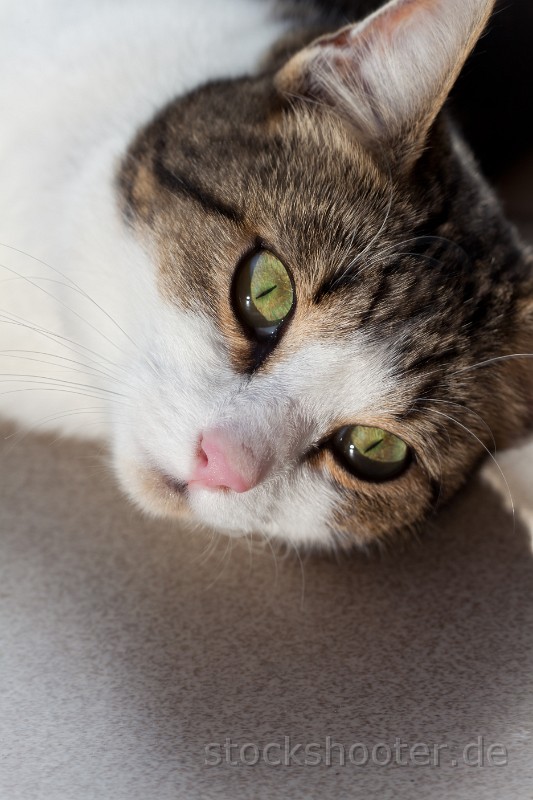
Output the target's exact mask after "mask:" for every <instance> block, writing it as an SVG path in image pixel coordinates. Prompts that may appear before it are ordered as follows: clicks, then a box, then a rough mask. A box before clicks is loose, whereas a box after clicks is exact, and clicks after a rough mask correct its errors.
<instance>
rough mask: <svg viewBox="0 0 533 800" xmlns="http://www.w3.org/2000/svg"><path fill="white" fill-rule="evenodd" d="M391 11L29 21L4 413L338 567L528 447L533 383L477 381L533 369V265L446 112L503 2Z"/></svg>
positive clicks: (153, 506)
mask: <svg viewBox="0 0 533 800" xmlns="http://www.w3.org/2000/svg"><path fill="white" fill-rule="evenodd" d="M381 5H382V4H379V3H371V4H368V3H366V4H365V3H359V4H358V3H353V4H350V8H353V13H352V14H351V18H350V19H351V21H353V20H355V21H356V22H355V23H354V24H352V25H351V26H348V27H345V28H342V29H341V30H340V31H337V32H335V28H336V27H337V28H338V27H339V25H338V20H336V24H333V23H332V21H331V15H330V16H328V15H327V14H326V15H324V14H323V13H321V12H320V9H319V8H318V6H317V7H316V8H315V7H311V6H310V5H309V6H306V5H305V4H299V3H295V4H288V5H287V6H283V5H280V4H278V3H274V2H272V3H271V2H267V1H265V2H261V1H260V0H228V1H227V2H224V3H221V2H218V1H217V0H198V2H196V3H195V4H194V6H191V4H186V3H185V2H183V0H154V1H153V2H150V3H146V2H141V0H135V2H128V3H124V2H119V0H105V2H104V1H103V0H101V1H100V2H93V3H91V4H84V6H83V7H79V8H77V7H76V8H75V7H73V6H72V4H68V3H66V2H64V0H48V2H46V3H42V2H37V0H31V2H28V3H25V4H24V8H23V9H16V8H10V7H8V6H9V4H5V5H4V6H3V7H2V9H1V10H0V31H1V39H2V41H1V47H0V75H1V76H2V77H1V79H0V108H1V109H2V122H1V123H0V243H1V244H0V254H1V259H0V264H1V267H0V279H1V280H2V295H1V296H2V301H1V309H2V310H1V314H2V317H1V320H2V323H1V350H2V354H1V355H0V363H1V364H2V367H3V370H2V372H3V373H4V378H3V380H4V383H3V386H4V389H5V391H3V392H2V393H0V413H1V414H2V415H5V416H6V417H8V418H11V419H13V420H15V421H16V422H18V423H20V424H22V425H23V426H26V427H30V428H32V427H35V426H37V428H38V429H39V430H43V429H53V430H59V431H61V432H62V433H65V434H74V435H78V436H84V437H97V438H105V439H106V440H108V441H109V442H110V444H111V447H112V451H113V457H114V464H115V468H116V471H117V474H118V476H119V479H120V481H121V483H122V485H123V487H124V488H125V489H126V491H127V492H128V493H129V494H130V496H131V497H132V498H133V499H134V501H135V502H137V503H138V504H139V505H141V506H142V507H143V508H145V509H146V510H147V511H149V512H150V513H157V514H164V515H168V516H182V515H185V516H191V517H192V518H194V519H196V520H199V521H201V522H203V523H204V524H207V525H210V526H213V527H216V528H220V529H225V530H228V531H234V532H239V533H252V532H262V533H264V534H265V535H267V536H270V537H273V538H279V539H283V540H287V539H288V540H290V541H291V542H292V543H294V544H301V543H307V544H308V543H314V544H320V545H323V546H326V547H333V546H338V545H342V546H349V545H351V544H352V543H353V542H357V543H359V544H366V543H368V542H372V541H376V540H383V539H384V538H386V537H387V536H389V535H396V534H398V533H400V532H402V531H405V530H412V529H413V528H414V527H415V526H416V525H417V524H418V523H419V522H420V521H421V520H422V519H424V518H425V517H427V515H428V514H430V513H432V511H433V510H434V509H435V508H436V507H438V505H439V504H440V503H441V502H444V501H445V500H446V499H448V498H449V497H450V496H451V495H452V494H453V493H454V492H455V491H456V490H457V488H458V487H459V486H460V485H461V484H462V483H463V482H464V480H465V478H466V477H467V475H468V474H469V473H470V472H471V471H472V469H473V467H474V466H475V465H476V464H477V463H478V461H479V460H480V459H481V458H482V456H483V455H484V454H485V453H486V451H487V450H488V449H490V448H491V447H492V437H493V436H495V437H496V438H497V440H498V443H504V444H505V443H508V442H510V441H512V440H513V437H516V436H517V435H520V434H521V432H522V431H524V430H526V429H527V427H528V426H529V424H530V421H531V419H530V418H531V402H530V401H531V384H530V377H529V372H528V371H527V370H526V368H525V366H524V362H523V361H520V360H519V361H513V362H512V363H511V364H510V365H509V364H507V362H504V361H502V362H500V364H499V366H497V367H496V368H495V369H493V370H491V371H489V370H487V369H483V368H480V369H478V368H477V367H478V365H479V364H480V363H484V362H489V361H492V360H493V359H500V358H502V359H503V358H505V357H506V356H508V355H511V354H515V353H520V352H526V350H527V351H528V352H529V350H530V349H531V337H530V333H531V316H530V314H531V311H530V308H531V303H530V300H531V265H530V259H529V254H528V253H527V251H525V249H524V248H523V246H522V244H521V243H520V241H519V240H518V238H517V237H516V234H515V233H514V231H513V230H512V229H511V228H510V226H509V225H508V223H507V222H506V221H505V219H504V217H503V215H502V212H501V209H500V207H499V204H498V202H497V200H496V198H495V197H494V196H493V194H492V192H491V191H490V190H489V188H488V187H487V186H486V185H485V183H484V181H483V180H482V178H481V177H480V176H479V174H478V171H477V168H476V165H475V163H474V161H473V160H472V157H471V156H470V153H469V151H468V149H467V148H466V146H465V145H464V143H463V141H462V139H461V138H460V136H459V135H458V133H457V131H456V129H455V127H454V125H453V123H451V122H450V121H449V119H448V117H447V115H446V114H441V109H442V106H443V105H444V102H445V100H446V96H447V94H448V92H449V91H450V89H451V88H452V86H453V83H454V82H455V80H456V78H457V76H458V74H459V71H460V69H461V67H462V64H463V63H464V60H465V59H466V57H467V55H468V53H469V52H470V50H471V49H472V47H473V45H474V44H475V42H476V40H477V38H478V37H479V35H480V34H481V32H482V30H483V28H484V25H485V23H486V20H487V18H488V16H489V14H490V11H491V8H492V3H491V2H489V0H467V1H466V2H462V3H458V2H456V0H453V2H452V4H451V5H453V8H451V6H450V3H449V0H448V1H447V2H445V0H440V1H439V0H432V2H427V3H423V2H421V0H420V1H419V2H417V0H394V2H392V3H389V4H388V5H387V6H385V7H383V8H382V7H381ZM332 8H333V6H332ZM310 9H311V10H310ZM376 9H377V10H376ZM342 12H343V13H344V8H343V9H342ZM370 12H374V14H373V15H371V16H370V17H364V15H365V14H367V13H370ZM363 17H364V19H363ZM357 20H360V21H359V22H357ZM398 31H399V32H400V33H398ZM317 36H319V37H320V38H319V39H318V40H317V39H316V37H317ZM385 42H386V43H387V45H386V46H385V47H384V43H385ZM264 254H266V258H267V260H266V261H264V260H263V261H261V260H260V258H263V256H264ZM258 257H260V258H259V261H258V260H257V259H258ZM254 259H255V260H254ZM268 259H270V260H268ZM243 264H244V267H243V266H242V265H243ZM250 264H252V267H249V265H250ZM257 264H259V265H260V268H261V269H263V266H261V265H264V264H266V265H267V266H266V267H264V268H265V269H274V271H275V274H276V275H277V276H278V278H279V281H278V282H277V284H276V286H269V287H268V288H267V289H266V290H265V292H264V293H263V294H264V295H265V296H266V295H267V294H268V293H269V292H271V291H272V290H273V289H274V290H275V291H278V292H279V291H280V290H279V286H284V287H285V289H284V291H285V294H284V295H281V296H280V297H281V299H280V300H279V303H282V304H283V303H286V306H283V309H284V310H283V312H281V311H279V313H278V316H276V313H274V312H275V308H274V306H269V308H271V309H272V308H274V312H272V313H273V314H274V316H273V317H272V318H270V317H268V315H267V319H268V320H269V321H270V322H272V321H273V322H274V323H275V324H273V325H272V326H271V328H272V330H271V331H270V329H269V331H270V332H269V335H268V337H266V336H265V335H264V333H261V332H260V333H259V334H257V335H255V333H257V331H256V332H255V333H254V328H253V325H252V324H251V323H250V319H251V318H250V317H249V316H246V315H247V314H248V311H249V309H248V311H247V310H246V309H247V307H245V306H242V308H241V309H240V310H239V302H240V294H239V292H240V289H239V286H240V283H239V282H240V281H241V280H242V275H244V279H246V275H248V272H247V271H246V270H248V269H250V270H252V269H256V265H257ZM272 265H273V266H272ZM243 269H244V272H243ZM258 269H259V268H258ZM276 270H277V271H276ZM239 276H240V277H239ZM263 294H261V295H257V297H263ZM249 299H250V298H248V299H247V301H246V302H248V301H249ZM256 299H257V298H256ZM254 302H255V300H254ZM258 302H259V301H258ZM279 303H278V305H279ZM259 307H260V306H259V305H256V307H255V310H253V309H252V310H253V311H254V313H255V314H256V317H257V309H258V308H259ZM265 307H266V306H261V308H265ZM280 307H281V306H280ZM29 390H31V391H29ZM461 408H462V409H464V408H466V409H467V411H466V415H465V414H464V413H463V412H461V410H460V409H461ZM462 414H463V415H462ZM480 420H481V421H480ZM487 429H490V431H491V432H490V433H488V432H487ZM354 430H355V431H356V434H354V433H353V431H354ZM365 431H366V432H368V431H380V432H381V434H380V436H382V439H380V440H379V441H377V440H376V442H377V445H376V446H377V447H378V450H379V448H380V447H381V448H382V450H383V447H385V450H383V453H384V456H383V458H382V459H381V462H380V458H377V459H375V460H374V462H373V464H370V467H372V469H378V468H379V469H380V470H382V469H383V467H385V468H386V469H389V467H390V466H391V464H392V467H393V469H392V471H390V470H389V472H379V479H377V480H375V479H370V478H369V475H371V474H372V472H371V471H370V473H364V474H362V472H361V471H362V470H363V472H364V470H368V468H369V464H368V462H369V460H372V458H373V457H372V456H371V455H367V453H370V449H371V448H370V447H369V448H368V449H367V450H366V451H365V452H364V453H362V456H361V458H360V459H359V462H360V463H359V462H358V464H357V465H352V461H350V459H352V456H353V454H354V447H356V445H354V444H353V442H355V441H356V440H355V439H351V440H350V441H351V442H352V443H351V444H350V445H349V447H348V448H347V447H346V436H348V435H350V436H355V435H357V436H363V437H364V436H366V433H365ZM469 434H471V436H470V435H469ZM383 437H385V439H383ZM387 437H388V438H387ZM384 442H385V444H384ZM374 446H375V445H374V444H372V447H374ZM343 448H344V449H343ZM387 448H388V449H387ZM391 448H392V449H391ZM391 452H392V455H390V453H391ZM387 454H388V455H387ZM356 455H357V454H356ZM359 455H361V454H359ZM387 459H388V460H387ZM394 459H396V461H395V460H394ZM376 462H378V466H377V467H376ZM396 463H398V464H399V466H400V467H401V470H396V471H395V464H396ZM352 466H353V469H352ZM384 476H385V477H386V480H385V479H384ZM374 477H375V476H374Z"/></svg>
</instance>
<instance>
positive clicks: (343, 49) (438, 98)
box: [276, 0, 494, 162]
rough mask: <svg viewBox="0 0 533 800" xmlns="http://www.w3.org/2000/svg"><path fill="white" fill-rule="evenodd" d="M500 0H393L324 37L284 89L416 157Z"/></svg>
mask: <svg viewBox="0 0 533 800" xmlns="http://www.w3.org/2000/svg"><path fill="white" fill-rule="evenodd" d="M493 6H494V0H391V2H389V3H387V5H385V6H384V7H383V8H382V9H381V10H379V11H378V12H376V13H375V14H372V15H371V16H370V17H367V18H366V19H365V20H363V21H362V22H360V23H357V24H355V25H349V26H347V27H345V28H342V29H341V30H340V31H337V33H334V34H332V35H328V36H323V37H321V38H319V39H317V40H316V41H314V42H313V43H312V44H311V45H309V46H308V47H306V48H304V49H303V50H301V51H300V52H299V53H297V54H296V55H295V56H293V58H291V60H290V61H289V62H288V63H287V64H286V65H285V66H284V67H283V68H282V69H281V71H280V72H279V73H278V75H277V79H276V83H277V86H278V88H279V89H280V90H281V91H282V92H283V93H286V94H289V95H299V96H303V97H306V98H308V99H310V100H313V101H315V102H317V101H318V102H321V103H325V104H326V105H329V106H332V107H333V108H335V109H336V110H337V111H338V112H339V113H340V114H341V115H342V116H343V117H344V118H346V119H347V121H348V122H349V123H350V124H351V125H352V126H353V127H354V128H355V130H356V132H357V135H358V138H360V139H361V140H362V141H363V143H364V144H366V145H367V146H369V147H371V148H372V149H374V150H378V151H383V150H384V149H385V150H389V151H390V150H391V148H392V149H393V151H394V152H395V153H396V154H397V155H400V157H401V158H403V159H404V160H405V159H407V160H409V161H411V162H412V160H413V159H414V158H415V157H416V155H418V153H419V152H420V149H421V148H422V146H423V144H424V140H425V137H426V134H427V132H428V130H429V128H430V126H431V124H432V123H433V121H434V120H435V117H436V116H437V114H438V112H439V111H440V109H441V108H442V105H443V104H444V101H445V100H446V97H447V95H448V93H449V92H450V90H451V88H452V86H453V84H454V82H455V80H456V78H457V77H458V75H459V72H460V70H461V68H462V66H463V64H464V62H465V60H466V58H467V57H468V55H469V53H470V51H471V50H472V48H473V46H474V45H475V43H476V41H477V40H478V38H479V36H480V35H481V33H482V31H483V28H484V27H485V24H486V23H487V20H488V18H489V16H490V13H491V11H492V8H493Z"/></svg>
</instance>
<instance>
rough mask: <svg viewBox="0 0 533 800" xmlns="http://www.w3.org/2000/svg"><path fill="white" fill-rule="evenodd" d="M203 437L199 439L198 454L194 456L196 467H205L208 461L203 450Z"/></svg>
mask: <svg viewBox="0 0 533 800" xmlns="http://www.w3.org/2000/svg"><path fill="white" fill-rule="evenodd" d="M203 441H204V437H203V436H202V437H200V444H199V445H198V453H197V454H196V464H197V466H198V467H206V466H207V463H208V461H209V459H208V457H207V453H206V452H205V450H204V448H203Z"/></svg>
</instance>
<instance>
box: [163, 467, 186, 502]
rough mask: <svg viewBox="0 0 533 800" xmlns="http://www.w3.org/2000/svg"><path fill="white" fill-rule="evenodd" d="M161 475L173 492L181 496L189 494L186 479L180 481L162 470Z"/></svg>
mask: <svg viewBox="0 0 533 800" xmlns="http://www.w3.org/2000/svg"><path fill="white" fill-rule="evenodd" d="M160 475H161V478H162V481H163V483H164V484H165V486H167V487H168V488H169V489H170V491H171V492H174V494H177V495H179V496H180V497H186V496H187V489H188V484H187V482H186V481H180V480H178V478H174V477H173V476H172V475H168V474H166V473H165V472H161V473H160Z"/></svg>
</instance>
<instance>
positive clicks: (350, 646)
mask: <svg viewBox="0 0 533 800" xmlns="http://www.w3.org/2000/svg"><path fill="white" fill-rule="evenodd" d="M527 176H528V172H527V170H525V169H522V170H521V172H520V176H519V177H520V181H519V185H518V186H515V185H514V182H513V181H511V182H510V183H509V185H508V187H507V191H508V192H511V189H512V202H513V206H512V210H513V213H514V214H515V215H516V217H517V218H519V219H520V220H521V222H523V223H524V224H525V225H527V224H529V221H530V220H531V219H533V217H532V216H531V215H530V216H528V200H529V194H528V192H527V191H525V190H524V189H522V190H521V189H520V186H522V187H523V186H526V185H531V183H529V184H528V183H527V182H526V177H527ZM8 433H9V429H8V428H6V429H2V434H3V435H2V437H1V439H0V441H1V454H0V528H1V534H0V755H1V759H0V797H1V798H2V800H3V798H5V800H92V799H93V798H94V800H96V798H98V800H107V799H108V798H109V800H126V799H127V800H145V799H146V798H157V800H167V799H168V800H176V798H187V800H196V798H198V799H200V798H202V800H204V799H205V800H208V799H209V800H211V799H212V798H217V799H218V798H223V799H224V798H228V800H240V799H241V798H243V799H244V798H289V800H293V799H294V800H297V798H308V799H309V800H312V799H314V798H317V800H318V798H335V800H344V798H359V797H360V798H364V800H373V798H379V800H386V799H387V798H395V800H403V799H404V798H405V800H415V798H421V800H422V799H423V800H441V799H442V800H445V799H446V800H448V798H453V799H454V800H462V799H463V798H465V799H466V798H468V800H478V798H479V800H505V799H506V798H509V799H511V798H512V800H526V799H527V800H530V799H531V797H532V796H533V554H532V548H531V534H530V531H529V530H528V524H529V525H530V526H532V525H533V491H532V489H531V487H532V477H533V474H532V473H533V467H532V459H531V452H530V451H528V450H527V449H526V450H524V451H523V452H522V453H511V454H507V455H506V456H505V457H504V458H503V459H502V465H503V468H504V471H505V473H506V475H507V476H508V479H509V482H510V484H511V488H512V492H513V494H514V496H515V500H516V502H517V506H518V508H519V511H520V513H519V514H518V516H517V520H516V525H515V526H513V519H512V515H511V513H510V512H509V510H508V504H507V502H506V500H505V494H503V495H501V494H500V492H499V490H498V489H497V486H498V483H501V480H499V478H498V473H497V471H496V470H495V469H494V468H492V469H491V468H489V470H488V473H489V477H490V482H489V483H488V482H483V481H482V480H481V479H477V480H476V481H475V482H474V483H473V485H471V486H470V487H469V489H468V491H466V492H465V493H464V494H463V495H462V496H461V497H460V498H459V499H458V500H457V502H456V503H454V505H453V507H452V508H450V509H449V510H448V511H447V512H446V513H444V514H443V515H442V516H441V517H440V518H438V519H437V520H435V521H434V522H433V523H432V524H431V526H430V528H431V529H430V531H429V532H428V536H427V537H426V538H425V539H424V541H422V542H421V543H420V544H418V545H416V546H413V547H412V548H410V549H409V550H408V551H406V552H403V553H397V554H395V555H394V556H388V557H387V558H384V559H382V560H374V561H368V560H366V559H365V558H362V557H355V558H353V559H352V560H344V561H342V562H341V563H335V562H333V561H323V560H322V561H321V560H319V559H314V558H311V559H306V560H305V562H304V563H303V564H302V565H301V564H300V563H299V562H298V561H297V560H296V559H295V558H294V557H291V556H289V557H287V558H285V559H284V560H283V559H281V560H280V559H278V562H277V564H276V563H275V562H274V559H273V556H272V553H271V552H270V551H269V550H268V549H266V550H263V549H261V548H260V547H254V548H253V549H249V548H248V547H247V545H246V544H237V543H234V544H233V545H229V544H228V541H227V540H225V539H222V540H220V541H219V542H218V544H217V543H215V545H214V546H212V543H211V541H210V540H209V539H208V538H205V537H204V536H202V535H200V534H198V533H192V532H187V531H186V530H180V529H179V528H177V527H176V526H172V525H167V524H165V523H154V522H153V521H149V520H146V519H143V518H141V517H140V516H139V515H138V514H137V513H136V512H135V511H134V510H132V509H131V507H130V506H129V505H128V504H127V503H126V501H124V500H123V499H122V498H121V497H120V496H119V494H118V492H117V490H116V488H115V486H114V484H113V482H112V480H111V479H110V478H109V477H108V475H107V474H106V472H105V470H104V468H103V465H102V464H103V462H102V459H101V455H100V453H99V449H98V448H97V447H91V448H88V447H87V446H85V445H84V446H81V445H79V444H76V443H72V442H64V443H58V442H53V441H52V440H51V439H44V438H43V439H40V438H38V437H35V436H31V437H25V438H23V439H22V440H21V441H20V442H19V443H18V444H16V446H13V440H12V439H8V440H6V441H4V436H5V435H7V434H8ZM494 487H496V488H494ZM513 527H514V529H513ZM286 736H289V737H290V741H291V747H293V746H294V745H296V744H298V743H308V744H310V743H317V744H320V745H321V753H320V755H321V757H322V758H323V759H324V758H325V747H326V737H327V736H330V737H332V738H333V739H334V740H335V741H336V742H340V743H343V744H344V745H346V746H347V747H349V745H350V744H353V743H356V742H360V743H363V744H365V745H366V746H367V747H368V748H369V750H372V747H373V746H374V745H376V744H378V743H385V744H389V745H394V742H395V740H396V738H399V739H401V741H402V742H403V743H407V744H409V745H413V744H415V743H417V742H419V743H424V744H427V745H429V746H431V747H433V746H434V745H447V746H448V749H447V750H443V751H442V753H441V758H440V762H441V763H440V766H419V765H415V764H413V763H411V764H410V765H408V766H398V765H395V764H393V765H390V766H388V767H384V766H378V765H372V764H369V765H367V766H365V767H360V766H359V767H358V766H355V765H353V764H348V765H346V766H344V767H342V766H340V765H339V763H338V761H339V758H338V750H336V751H334V758H333V765H332V766H326V765H325V764H324V763H322V764H321V765H319V766H309V765H308V766H304V765H298V764H296V763H293V764H292V765H291V766H284V765H281V766H270V765H268V764H265V763H264V762H260V763H259V764H257V765H256V766H246V765H244V764H240V765H237V766H232V765H230V764H226V763H222V764H221V765H219V766H208V765H206V764H205V758H206V756H205V751H204V748H205V745H206V744H208V743H210V742H220V743H222V744H223V743H224V740H225V739H226V737H229V738H231V740H232V742H233V743H236V744H238V745H242V744H244V743H247V742H249V743H253V744H256V745H257V746H258V747H261V748H262V747H263V746H264V745H266V744H268V743H269V742H272V743H281V744H283V743H284V737H286ZM479 736H481V737H483V741H484V743H485V747H488V746H489V745H490V744H493V743H499V744H501V745H503V746H504V747H505V748H506V750H507V755H508V764H507V766H493V767H489V766H484V767H474V766H467V765H465V764H463V763H461V762H462V750H463V748H464V746H465V745H467V744H468V743H470V742H473V741H476V740H477V738H478V737H479ZM237 749H238V748H237ZM358 752H361V751H358ZM232 755H233V757H234V758H235V756H236V755H238V754H237V753H236V751H235V749H234V750H233V751H232ZM270 755H271V758H274V759H275V758H276V756H277V755H278V751H277V750H271V751H270ZM298 755H299V756H300V757H301V754H300V753H299V754H298ZM470 755H471V756H473V755H475V751H471V753H470ZM252 756H253V750H248V751H247V757H248V758H250V757H252ZM383 757H386V751H381V758H383ZM403 758H405V756H403ZM454 758H457V760H458V761H459V764H458V765H457V766H453V764H452V760H453V759H454Z"/></svg>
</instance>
